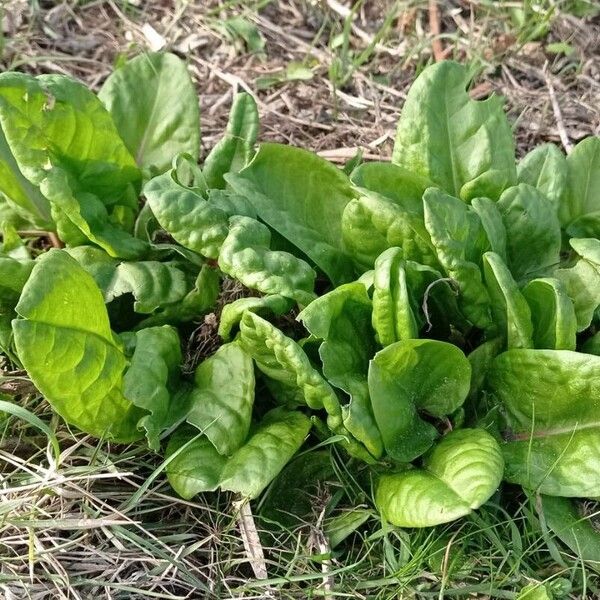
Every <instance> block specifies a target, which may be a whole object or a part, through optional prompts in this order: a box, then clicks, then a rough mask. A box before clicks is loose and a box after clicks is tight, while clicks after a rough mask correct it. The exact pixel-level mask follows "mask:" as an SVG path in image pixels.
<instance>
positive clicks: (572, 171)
mask: <svg viewBox="0 0 600 600" xmlns="http://www.w3.org/2000/svg"><path fill="white" fill-rule="evenodd" d="M567 164H568V166H569V189H568V194H567V198H566V201H565V202H563V204H562V205H561V208H560V210H559V216H560V220H561V223H563V224H564V225H565V228H566V229H567V231H568V232H569V233H570V235H571V236H576V237H598V236H600V219H599V220H597V221H596V227H595V228H594V230H593V231H587V232H586V233H585V234H582V232H581V231H579V227H580V226H579V224H578V220H579V219H581V218H583V217H586V216H588V215H590V214H595V215H597V216H598V215H599V213H600V137H598V136H593V137H589V138H586V139H585V140H582V141H581V142H579V144H577V146H575V148H573V151H572V152H571V153H570V154H569V156H567Z"/></svg>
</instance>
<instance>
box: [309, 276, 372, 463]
mask: <svg viewBox="0 0 600 600" xmlns="http://www.w3.org/2000/svg"><path fill="white" fill-rule="evenodd" d="M298 320H299V321H301V322H302V323H303V325H304V326H305V327H306V329H307V330H308V331H309V332H310V333H311V334H312V335H313V336H314V337H315V338H317V339H319V340H322V343H321V345H320V346H319V356H320V358H321V361H322V363H323V375H324V376H325V377H326V378H327V380H328V381H329V383H331V384H332V385H334V386H335V387H337V388H339V389H341V390H343V391H344V392H346V393H347V394H348V395H349V396H350V403H349V404H348V405H346V406H343V407H342V412H343V420H344V425H345V427H346V429H347V430H348V431H349V432H350V433H351V434H352V435H353V436H354V437H355V438H356V439H357V440H358V441H360V442H362V443H363V444H364V445H365V447H366V448H367V449H368V450H369V452H370V453H371V454H372V455H373V456H375V457H379V456H380V455H381V453H382V450H383V446H382V442H381V436H380V434H379V430H378V429H377V426H376V425H375V420H374V418H373V409H372V407H371V401H370V398H369V388H368V383H367V373H368V369H369V360H370V358H371V357H372V356H373V354H375V352H376V346H375V336H374V332H373V329H372V328H371V324H370V320H371V300H370V299H369V297H368V295H367V292H366V290H365V287H364V285H362V284H360V283H348V284H346V285H342V286H339V287H338V288H336V289H335V290H333V291H331V292H329V293H328V294H325V295H324V296H321V297H320V298H317V299H316V300H314V301H313V302H312V303H311V304H309V305H308V306H307V307H306V308H305V309H304V310H303V311H302V312H301V313H300V314H299V315H298Z"/></svg>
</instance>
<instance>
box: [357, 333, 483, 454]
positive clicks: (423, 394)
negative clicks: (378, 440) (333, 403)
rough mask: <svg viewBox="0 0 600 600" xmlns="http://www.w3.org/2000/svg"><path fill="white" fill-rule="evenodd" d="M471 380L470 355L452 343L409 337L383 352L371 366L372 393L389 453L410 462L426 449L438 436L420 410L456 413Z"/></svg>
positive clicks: (444, 413)
mask: <svg viewBox="0 0 600 600" xmlns="http://www.w3.org/2000/svg"><path fill="white" fill-rule="evenodd" d="M470 381H471V365H470V364H469V361H468V360H467V358H466V356H465V355H464V354H463V353H462V351H461V350H460V349H459V348H458V347H457V346H453V345H452V344H448V343H446V342H440V341H437V340H404V341H401V342H396V343H395V344H391V345H389V346H387V347H386V348H384V349H383V350H381V351H380V352H378V353H377V354H376V355H375V358H374V359H373V360H372V361H371V364H370V367H369V392H370V394H371V403H372V406H373V413H374V415H375V421H376V423H377V426H378V427H379V431H380V432H381V437H382V439H383V445H384V447H385V450H386V452H387V454H388V455H389V456H390V457H391V458H392V459H394V460H396V461H398V462H410V461H411V460H413V459H415V458H417V457H418V456H420V455H421V454H423V453H424V452H426V451H427V450H428V449H429V448H430V447H431V445H432V444H433V441H434V439H435V438H436V437H437V435H438V434H437V430H436V429H435V427H434V426H433V425H431V424H430V423H429V422H428V421H425V420H424V419H423V418H422V417H421V416H420V414H419V411H423V412H425V413H428V414H429V415H431V416H433V417H438V418H439V417H443V416H444V415H448V414H450V413H452V412H454V411H455V410H456V409H457V408H459V407H460V406H461V405H462V403H463V402H464V400H465V398H466V397H467V394H468V393H469V386H470Z"/></svg>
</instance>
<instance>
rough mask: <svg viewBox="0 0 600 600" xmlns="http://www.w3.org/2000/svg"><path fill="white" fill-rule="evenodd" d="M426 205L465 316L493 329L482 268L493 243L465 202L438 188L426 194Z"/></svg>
mask: <svg viewBox="0 0 600 600" xmlns="http://www.w3.org/2000/svg"><path fill="white" fill-rule="evenodd" d="M423 205H424V208H425V227H427V231H428V232H429V235H430V236H431V241H432V243H433V245H434V247H435V249H436V252H437V257H438V260H439V262H440V264H441V265H442V267H443V268H444V270H445V271H446V273H447V275H448V277H451V278H452V279H454V280H455V281H456V283H457V284H458V288H459V290H460V293H461V297H460V299H459V300H460V305H461V308H462V310H463V311H464V313H465V316H466V317H467V318H468V319H469V320H470V321H471V322H472V323H473V324H474V325H476V326H477V327H480V328H482V329H485V328H487V327H489V326H490V325H491V315H490V298H489V294H488V291H487V289H486V286H485V285H484V284H483V282H482V278H481V270H480V268H479V263H480V261H481V256H482V254H483V252H484V251H485V250H486V249H487V247H488V244H489V242H488V240H487V236H486V234H485V230H484V229H483V226H482V225H481V221H480V220H479V217H478V216H477V214H476V213H474V212H472V211H470V210H469V208H468V207H467V206H466V205H465V204H464V203H463V202H461V201H460V200H458V199H457V198H454V197H452V196H448V195H447V194H444V193H443V192H442V191H440V190H438V189H436V188H429V189H428V190H427V191H426V192H425V195H424V196H423Z"/></svg>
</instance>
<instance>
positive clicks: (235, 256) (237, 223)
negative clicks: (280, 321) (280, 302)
mask: <svg viewBox="0 0 600 600" xmlns="http://www.w3.org/2000/svg"><path fill="white" fill-rule="evenodd" d="M270 245H271V232H270V231H269V228H268V227H267V226H266V225H263V224H262V223H260V222H259V221H256V220H255V219H251V218H250V217H243V216H235V217H231V218H230V220H229V233H228V235H227V237H226V238H225V240H224V242H223V245H222V246H221V251H220V253H219V268H220V269H221V270H222V271H223V272H224V273H226V274H227V275H229V276H230V277H233V278H234V279H237V280H238V281H240V282H241V283H242V284H243V285H245V286H246V287H248V288H250V289H255V290H258V291H259V292H262V293H264V294H279V295H280V296H284V297H285V298H292V299H293V300H296V301H297V302H298V303H300V304H303V305H306V304H308V303H309V302H311V301H312V300H313V298H314V297H315V294H314V291H313V290H314V285H315V276H316V273H315V272H314V271H313V269H312V268H311V267H310V265H308V264H307V263H306V262H304V261H303V260H302V259H300V258H297V257H296V256H294V255H293V254H290V253H289V252H283V251H281V250H270V249H269V248H270Z"/></svg>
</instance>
